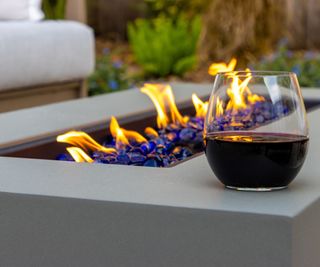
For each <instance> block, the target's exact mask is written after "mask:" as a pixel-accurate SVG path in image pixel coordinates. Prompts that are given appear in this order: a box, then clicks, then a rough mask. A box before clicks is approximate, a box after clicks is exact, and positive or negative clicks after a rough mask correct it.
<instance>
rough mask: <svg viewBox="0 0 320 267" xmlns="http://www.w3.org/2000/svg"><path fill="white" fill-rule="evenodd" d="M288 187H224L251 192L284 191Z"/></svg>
mask: <svg viewBox="0 0 320 267" xmlns="http://www.w3.org/2000/svg"><path fill="white" fill-rule="evenodd" d="M287 187H288V186H278V187H236V186H230V185H226V188H227V189H231V190H236V191H251V192H270V191H277V190H282V189H286V188H287Z"/></svg>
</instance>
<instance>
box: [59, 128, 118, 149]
mask: <svg viewBox="0 0 320 267" xmlns="http://www.w3.org/2000/svg"><path fill="white" fill-rule="evenodd" d="M57 142H60V143H68V144H71V145H73V146H76V147H81V148H83V149H84V150H92V151H94V150H99V151H102V152H105V153H115V152H116V150H115V149H114V148H107V147H104V146H102V145H100V144H98V143H97V142H96V141H95V140H94V139H93V138H91V137H90V136H89V135H88V134H86V133H85V132H82V131H70V132H67V133H65V134H62V135H59V136H58V137H57Z"/></svg>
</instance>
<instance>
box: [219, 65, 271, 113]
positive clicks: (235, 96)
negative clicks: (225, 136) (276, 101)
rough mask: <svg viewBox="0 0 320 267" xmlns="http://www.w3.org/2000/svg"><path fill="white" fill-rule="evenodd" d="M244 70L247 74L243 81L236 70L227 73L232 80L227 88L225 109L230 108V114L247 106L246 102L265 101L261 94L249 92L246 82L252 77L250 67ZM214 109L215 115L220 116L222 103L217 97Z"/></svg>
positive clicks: (251, 103)
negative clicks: (227, 99)
mask: <svg viewBox="0 0 320 267" xmlns="http://www.w3.org/2000/svg"><path fill="white" fill-rule="evenodd" d="M245 71H246V72H247V74H246V78H245V79H244V80H243V81H242V80H241V79H240V78H239V76H238V75H237V72H230V73H228V74H227V76H228V77H229V78H231V79H232V81H231V85H230V87H229V88H228V89H227V95H228V96H229V99H230V100H229V101H228V103H227V106H226V110H231V112H232V114H237V112H238V111H239V110H240V109H245V108H247V107H248V104H250V105H253V104H255V103H256V102H259V101H260V102H261V101H265V99H264V97H263V96H259V95H257V94H253V93H252V92H251V90H250V89H249V87H248V84H249V82H250V80H251V79H252V74H251V72H250V69H246V70H245ZM216 109H217V110H216V116H221V115H222V114H223V113H221V109H222V103H221V101H220V99H217V104H216Z"/></svg>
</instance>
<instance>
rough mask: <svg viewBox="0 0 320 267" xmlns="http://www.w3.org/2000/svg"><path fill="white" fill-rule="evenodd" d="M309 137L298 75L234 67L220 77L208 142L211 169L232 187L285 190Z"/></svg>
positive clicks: (212, 102) (210, 112)
mask: <svg viewBox="0 0 320 267" xmlns="http://www.w3.org/2000/svg"><path fill="white" fill-rule="evenodd" d="M308 141H309V137H308V123H307V117H306V111H305V107H304V103H303V100H302V96H301V92H300V88H299V84H298V80H297V77H296V75H295V74H294V73H290V72H270V71H252V72H251V71H235V72H224V73H219V74H218V75H217V76H216V78H215V82H214V86H213V91H212V94H211V97H210V102H209V108H208V113H207V116H206V120H205V126H204V143H205V153H206V157H207V160H208V162H209V164H210V166H211V169H212V170H213V172H214V173H215V175H216V176H217V178H218V179H219V180H220V181H221V182H222V183H223V184H224V185H225V186H226V187H227V188H230V189H237V190H250V191H251V190H252V191H271V190H276V189H283V188H286V187H287V186H288V184H289V183H290V182H291V181H292V180H293V179H294V178H295V176H296V175H297V174H298V172H299V171H300V169H301V167H302V165H303V162H304V160H305V157H306V154H307V149H308Z"/></svg>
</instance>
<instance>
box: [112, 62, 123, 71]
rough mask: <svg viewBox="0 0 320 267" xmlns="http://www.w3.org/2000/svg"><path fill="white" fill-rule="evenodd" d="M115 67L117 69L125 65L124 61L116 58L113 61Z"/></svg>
mask: <svg viewBox="0 0 320 267" xmlns="http://www.w3.org/2000/svg"><path fill="white" fill-rule="evenodd" d="M112 65H113V67H114V68H116V69H120V68H121V67H122V65H123V63H122V61H121V60H116V61H114V62H113V63H112Z"/></svg>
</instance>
